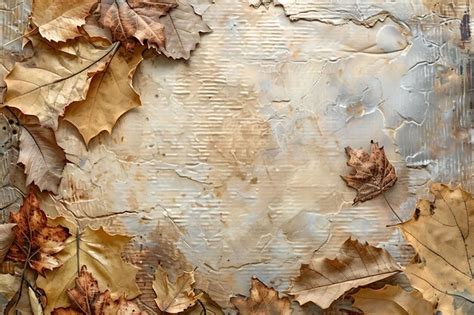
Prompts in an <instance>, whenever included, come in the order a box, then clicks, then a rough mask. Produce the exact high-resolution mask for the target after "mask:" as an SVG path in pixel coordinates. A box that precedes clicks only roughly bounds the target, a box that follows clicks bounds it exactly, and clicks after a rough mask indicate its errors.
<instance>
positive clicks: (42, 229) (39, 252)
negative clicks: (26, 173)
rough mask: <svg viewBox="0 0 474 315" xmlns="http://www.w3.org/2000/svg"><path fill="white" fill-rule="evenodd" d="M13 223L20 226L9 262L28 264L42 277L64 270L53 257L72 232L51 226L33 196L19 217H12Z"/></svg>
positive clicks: (33, 195)
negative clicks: (46, 273) (46, 272)
mask: <svg viewBox="0 0 474 315" xmlns="http://www.w3.org/2000/svg"><path fill="white" fill-rule="evenodd" d="M10 223H16V226H15V227H14V228H13V229H14V232H15V241H14V242H13V245H12V246H11V247H10V250H9V252H8V254H7V258H8V259H11V260H14V261H19V262H27V263H28V265H29V266H30V267H31V268H32V269H34V270H36V271H38V272H39V273H40V274H44V271H45V270H46V269H49V270H52V269H54V268H57V267H59V266H61V262H60V261H59V260H58V259H57V258H56V257H54V256H53V255H54V254H56V253H58V252H60V251H61V250H62V249H63V248H64V242H65V241H66V239H67V238H68V237H69V232H68V229H67V228H64V227H62V226H48V224H47V218H46V214H45V213H44V212H43V210H41V209H40V205H39V202H38V199H37V198H36V196H35V194H34V193H33V192H30V193H29V194H28V196H27V197H26V198H25V200H24V202H23V205H22V206H21V208H20V210H19V211H18V212H17V213H11V214H10Z"/></svg>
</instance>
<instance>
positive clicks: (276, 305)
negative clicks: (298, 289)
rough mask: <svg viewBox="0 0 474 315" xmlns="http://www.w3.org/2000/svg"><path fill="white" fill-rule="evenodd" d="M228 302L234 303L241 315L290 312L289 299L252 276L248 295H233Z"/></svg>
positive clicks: (269, 314) (281, 314)
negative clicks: (281, 296)
mask: <svg viewBox="0 0 474 315" xmlns="http://www.w3.org/2000/svg"><path fill="white" fill-rule="evenodd" d="M230 302H231V303H232V304H234V306H235V307H237V309H238V310H239V314H241V315H273V314H280V315H289V314H291V308H290V300H289V299H288V298H286V297H284V298H280V297H278V292H277V291H276V290H275V289H273V288H269V287H267V286H266V285H265V284H263V283H262V282H261V281H260V280H258V279H257V278H255V277H254V278H252V288H251V289H250V296H249V297H247V298H245V297H233V298H231V299H230Z"/></svg>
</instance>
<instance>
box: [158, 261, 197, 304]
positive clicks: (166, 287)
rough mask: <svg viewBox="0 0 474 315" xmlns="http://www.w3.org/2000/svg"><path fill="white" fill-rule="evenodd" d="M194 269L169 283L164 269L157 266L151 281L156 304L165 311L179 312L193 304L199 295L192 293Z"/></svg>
mask: <svg viewBox="0 0 474 315" xmlns="http://www.w3.org/2000/svg"><path fill="white" fill-rule="evenodd" d="M194 282H195V281H194V271H191V272H184V273H183V274H182V275H180V276H179V277H178V279H176V282H175V283H171V282H170V281H169V279H168V274H167V273H166V271H164V270H163V268H161V266H158V267H157V268H156V272H155V281H153V290H154V291H155V293H156V296H157V297H156V299H155V302H156V305H158V307H159V308H160V310H161V311H163V312H166V313H179V312H182V311H184V310H185V309H187V308H188V307H190V306H192V305H194V303H196V301H197V299H198V298H199V295H195V294H194V289H193V284H194Z"/></svg>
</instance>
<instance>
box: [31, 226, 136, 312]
mask: <svg viewBox="0 0 474 315" xmlns="http://www.w3.org/2000/svg"><path fill="white" fill-rule="evenodd" d="M53 222H56V223H60V224H61V225H63V226H67V227H68V228H69V230H70V231H72V233H73V235H72V237H70V238H69V239H68V241H67V243H66V246H65V248H64V250H63V251H62V252H61V253H60V254H59V255H58V256H57V258H58V259H59V260H60V261H61V262H62V263H63V266H62V267H61V268H58V269H55V270H53V271H48V272H46V273H45V276H44V277H40V278H38V280H37V285H38V287H40V288H41V289H43V290H44V291H45V293H46V296H47V297H48V304H47V305H46V307H45V312H46V313H48V312H51V311H52V309H53V308H60V307H65V306H67V305H68V304H69V303H68V299H67V296H66V292H67V289H68V288H70V287H71V286H73V284H74V282H75V278H76V276H77V272H78V268H79V266H78V262H80V264H81V266H82V265H86V266H87V269H88V270H90V272H91V273H92V274H93V275H95V278H96V279H97V281H98V283H99V289H100V291H105V290H109V291H111V294H113V295H116V296H120V295H125V298H126V299H133V298H135V297H137V296H138V295H139V294H140V291H139V289H138V286H137V284H136V282H135V276H136V274H137V271H138V269H137V268H136V267H135V266H133V265H130V264H128V263H125V262H124V261H123V260H122V257H121V255H120V253H121V252H122V249H123V247H124V246H125V244H127V243H128V242H129V241H130V239H131V238H130V237H128V236H125V235H111V234H109V233H107V232H106V231H104V229H103V228H99V229H97V230H94V229H91V228H90V227H86V228H85V229H84V230H83V231H81V232H79V234H77V226H75V225H74V224H73V223H71V222H69V221H67V220H66V219H64V218H58V219H55V220H53Z"/></svg>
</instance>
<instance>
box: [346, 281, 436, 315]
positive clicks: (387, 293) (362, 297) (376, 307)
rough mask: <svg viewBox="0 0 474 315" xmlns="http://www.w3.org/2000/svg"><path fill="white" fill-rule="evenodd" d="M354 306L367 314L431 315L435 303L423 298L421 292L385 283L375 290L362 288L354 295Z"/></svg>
mask: <svg viewBox="0 0 474 315" xmlns="http://www.w3.org/2000/svg"><path fill="white" fill-rule="evenodd" d="M353 297H354V298H355V302H354V306H355V307H357V308H359V309H360V310H362V311H363V312H364V314H365V315H377V314H393V315H429V314H434V307H433V304H431V303H429V302H428V301H426V300H424V299H423V296H422V295H421V293H420V292H418V291H416V290H412V291H410V292H408V291H405V290H403V289H402V288H400V287H399V286H393V285H385V286H384V287H383V288H381V289H378V290H374V289H369V288H364V289H360V290H359V291H358V292H357V293H356V294H354V295H353Z"/></svg>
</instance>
